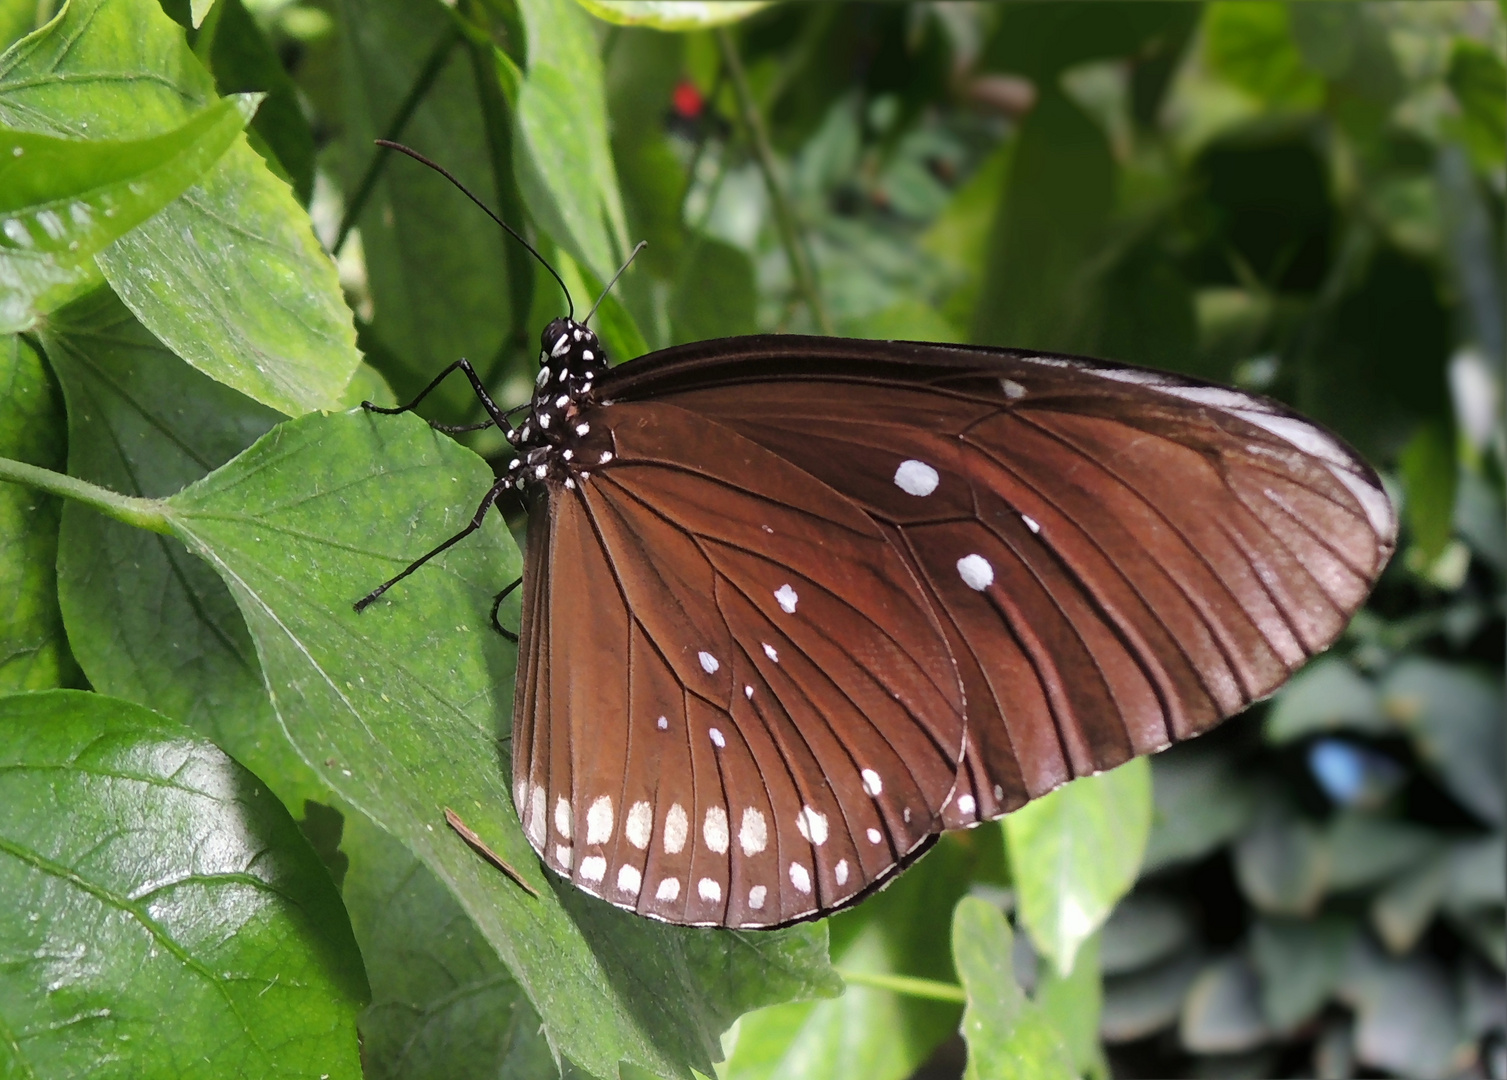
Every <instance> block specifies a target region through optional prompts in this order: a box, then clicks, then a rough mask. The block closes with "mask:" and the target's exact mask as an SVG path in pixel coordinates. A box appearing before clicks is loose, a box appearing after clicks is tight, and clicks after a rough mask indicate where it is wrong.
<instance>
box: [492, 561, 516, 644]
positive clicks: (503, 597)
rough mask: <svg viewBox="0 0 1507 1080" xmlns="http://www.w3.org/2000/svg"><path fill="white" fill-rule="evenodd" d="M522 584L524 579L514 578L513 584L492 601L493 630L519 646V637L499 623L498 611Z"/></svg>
mask: <svg viewBox="0 0 1507 1080" xmlns="http://www.w3.org/2000/svg"><path fill="white" fill-rule="evenodd" d="M522 584H523V579H522V578H521V577H520V578H514V579H513V583H512V584H511V585H509V586H508V587H507V588H506V589H503V590H502V592H500V593H498V594H497V596H496V597H495V598H494V599H493V600H492V629H493V630H496V631H497V632H498V633H499V634H501V635H502V636H503V637H505V638H507V639H508V640H509V641H511V642H512V643H513V644H514V645H517V644H518V635H517V634H515V633H513V631H511V630H509V629H507V628H506V627H504V626H503V625H502V623H500V622H498V621H497V609H498V608H500V607H502V602H503V601H504V600H506V599H507V598H508V594H510V593H511V592H512V591H513V590H514V589H516V588H518V586H520V585H522Z"/></svg>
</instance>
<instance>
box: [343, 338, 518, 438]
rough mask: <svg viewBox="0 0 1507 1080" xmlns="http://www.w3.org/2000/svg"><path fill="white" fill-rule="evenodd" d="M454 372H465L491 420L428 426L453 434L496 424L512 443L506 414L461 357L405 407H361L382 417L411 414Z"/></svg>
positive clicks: (510, 426) (469, 364)
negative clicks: (477, 422)
mask: <svg viewBox="0 0 1507 1080" xmlns="http://www.w3.org/2000/svg"><path fill="white" fill-rule="evenodd" d="M456 370H460V371H463V372H465V374H466V378H467V379H468V380H470V382H471V389H472V390H474V391H476V399H477V400H478V401H480V402H481V407H482V408H483V409H485V410H486V411H487V416H489V417H490V418H491V419H489V420H486V421H484V422H483V423H480V424H457V425H450V424H435V423H431V424H430V425H429V426H430V427H432V428H434V429H435V430H437V431H444V432H447V433H451V434H453V433H455V432H458V431H480V430H481V429H482V428H488V427H491V426H492V425H493V424H496V425H497V426H498V427H499V428H501V429H502V431H503V432H504V433H506V434H507V435H508V441H509V442H512V441H513V438H512V435H513V425H512V424H510V423H509V422H508V414H507V413H505V412H503V411H502V410H501V409H499V408H498V407H497V405H496V403H495V402H493V400H492V397H491V395H490V394H488V393H487V388H486V387H484V386H482V384H481V378H480V377H479V376H478V375H477V374H476V369H475V368H473V367H472V366H471V361H469V360H467V359H466V358H465V357H461V359H459V360H457V361H456V362H455V363H453V364H451V365H450V366H449V367H447V368H446V369H445V370H444V371H442V372H440V373H439V374H438V375H436V376H435V377H434V379H433V380H432V381H431V382H430V383H429V385H428V386H426V387H424V389H422V390H420V391H419V395H418V397H416V398H414V399H413V400H412V401H410V402H409V403H408V404H407V405H401V406H399V407H397V408H395V409H389V408H386V407H384V406H381V405H375V404H373V403H372V402H370V401H363V402H362V403H361V407H362V408H363V409H365V410H366V411H367V412H374V413H383V414H384V415H388V416H391V415H393V414H395V413H405V412H411V411H412V410H413V409H415V408H417V407H418V404H419V402H421V401H423V400H424V399H425V398H426V397H428V396H429V394H430V393H431V392H432V391H433V390H434V388H435V387H437V386H439V384H440V383H442V382H444V381H445V379H446V378H448V377H449V375H450V373H451V372H452V371H456Z"/></svg>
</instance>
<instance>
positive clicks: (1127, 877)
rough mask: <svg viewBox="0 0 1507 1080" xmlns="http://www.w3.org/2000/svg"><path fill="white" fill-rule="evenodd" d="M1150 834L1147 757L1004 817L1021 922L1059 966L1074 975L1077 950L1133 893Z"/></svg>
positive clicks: (1083, 780) (1068, 786)
mask: <svg viewBox="0 0 1507 1080" xmlns="http://www.w3.org/2000/svg"><path fill="white" fill-rule="evenodd" d="M1150 832H1151V770H1150V767H1149V766H1148V765H1147V764H1146V759H1145V758H1133V759H1132V760H1130V761H1127V762H1126V763H1125V764H1124V765H1121V766H1120V767H1119V768H1117V769H1114V770H1111V771H1110V772H1106V773H1100V774H1099V775H1097V776H1086V777H1083V778H1081V779H1079V780H1074V781H1073V782H1072V783H1070V784H1066V785H1064V786H1063V787H1061V788H1058V789H1057V790H1056V791H1054V792H1052V793H1051V794H1049V795H1044V796H1042V797H1041V798H1039V799H1037V800H1036V801H1035V802H1032V803H1027V804H1026V805H1025V806H1023V807H1021V808H1020V809H1019V810H1017V811H1015V812H1014V813H1013V814H1010V815H1009V816H1007V817H1006V818H1005V839H1006V844H1007V846H1008V848H1009V852H1010V869H1011V873H1012V875H1013V877H1014V880H1015V887H1016V889H1017V893H1018V897H1019V904H1020V906H1019V909H1018V912H1019V916H1020V919H1021V921H1022V922H1024V923H1025V926H1026V929H1027V930H1029V931H1030V934H1031V941H1032V942H1033V943H1034V944H1035V946H1036V948H1037V951H1039V952H1040V953H1041V954H1042V955H1044V956H1046V957H1047V958H1049V959H1050V960H1051V961H1052V963H1053V964H1055V965H1056V967H1057V970H1058V971H1060V972H1062V973H1064V974H1069V973H1071V972H1072V970H1073V960H1074V957H1076V956H1077V953H1078V947H1079V946H1080V945H1082V944H1083V943H1084V942H1085V941H1086V940H1088V938H1089V937H1090V936H1091V935H1092V934H1093V933H1094V932H1095V931H1096V930H1098V929H1099V927H1100V926H1102V925H1104V920H1105V919H1107V918H1108V917H1109V912H1110V909H1111V908H1113V907H1114V905H1115V901H1117V900H1118V899H1119V898H1120V897H1122V896H1124V895H1125V893H1127V892H1129V891H1130V886H1131V885H1133V884H1134V883H1135V879H1136V874H1137V872H1138V871H1139V870H1140V868H1141V856H1142V855H1143V854H1144V853H1145V851H1146V839H1147V837H1148V835H1149V834H1150Z"/></svg>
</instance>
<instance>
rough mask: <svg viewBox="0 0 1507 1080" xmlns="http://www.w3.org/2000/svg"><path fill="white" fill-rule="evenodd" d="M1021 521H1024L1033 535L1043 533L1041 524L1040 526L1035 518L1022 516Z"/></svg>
mask: <svg viewBox="0 0 1507 1080" xmlns="http://www.w3.org/2000/svg"><path fill="white" fill-rule="evenodd" d="M1020 520H1021V521H1024V522H1025V523H1026V528H1028V529H1030V530H1031V531H1032V532H1033V533H1039V532H1041V526H1040V524H1038V523H1037V521H1036V519H1035V518H1033V517H1032V516H1031V515H1030V514H1021V515H1020Z"/></svg>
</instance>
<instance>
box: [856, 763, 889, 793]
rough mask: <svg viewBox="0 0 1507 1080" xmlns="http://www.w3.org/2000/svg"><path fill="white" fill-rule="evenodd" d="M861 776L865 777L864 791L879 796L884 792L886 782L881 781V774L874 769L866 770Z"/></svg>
mask: <svg viewBox="0 0 1507 1080" xmlns="http://www.w3.org/2000/svg"><path fill="white" fill-rule="evenodd" d="M861 775H862V776H863V790H864V791H866V792H868V793H869V794H870V795H878V794H879V793H880V792H881V791H883V790H884V781H883V780H881V779H879V774H878V773H876V772H875V771H874V770H873V769H865V770H863V773H862V774H861Z"/></svg>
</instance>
